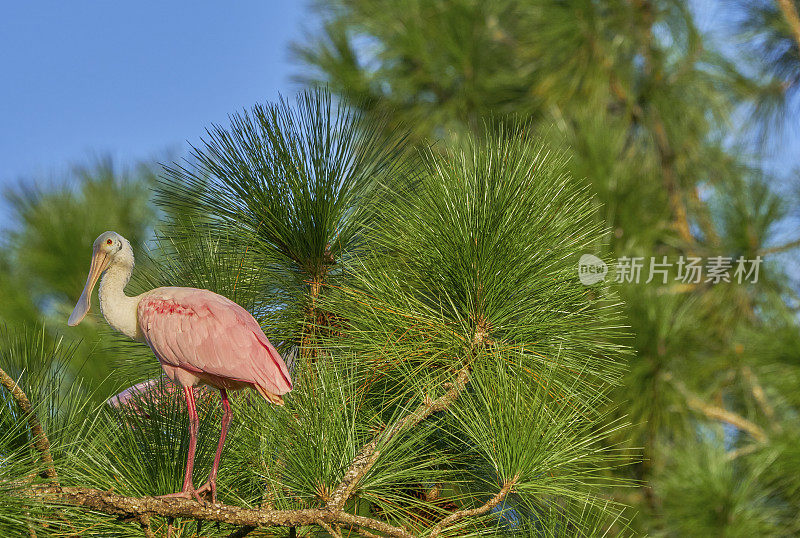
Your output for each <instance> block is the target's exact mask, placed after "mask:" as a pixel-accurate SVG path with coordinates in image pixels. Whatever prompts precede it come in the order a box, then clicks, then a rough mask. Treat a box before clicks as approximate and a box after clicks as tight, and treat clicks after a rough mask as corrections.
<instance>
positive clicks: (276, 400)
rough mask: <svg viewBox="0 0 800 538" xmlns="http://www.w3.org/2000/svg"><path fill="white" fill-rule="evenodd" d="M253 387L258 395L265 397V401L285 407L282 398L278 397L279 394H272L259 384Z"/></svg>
mask: <svg viewBox="0 0 800 538" xmlns="http://www.w3.org/2000/svg"><path fill="white" fill-rule="evenodd" d="M253 386H254V387H255V389H256V390H257V391H258V393H259V394H261V396H263V397H264V399H265V400H267V401H268V402H272V403H274V404H275V405H283V398H282V397H280V396H278V395H277V394H272V393H271V392H270V391H268V390H267V389H265V388H264V387H262V386H261V385H259V384H254V385H253Z"/></svg>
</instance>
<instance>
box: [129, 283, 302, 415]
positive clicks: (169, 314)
mask: <svg viewBox="0 0 800 538" xmlns="http://www.w3.org/2000/svg"><path fill="white" fill-rule="evenodd" d="M138 319H139V326H140V328H141V330H142V333H143V334H144V338H145V341H146V342H147V344H148V345H149V346H150V348H151V349H152V350H153V352H154V353H155V355H156V357H157V358H158V360H159V361H160V362H161V364H162V366H163V367H164V370H165V371H166V372H167V374H168V375H170V377H173V375H176V376H177V377H178V378H179V379H180V377H181V376H184V377H185V376H186V375H187V374H189V375H194V376H196V377H197V378H198V379H199V380H200V381H202V382H204V383H206V384H209V385H213V386H217V387H220V388H238V387H239V386H241V385H244V386H247V385H251V386H253V387H254V388H256V389H257V390H258V391H259V392H260V393H261V394H262V395H263V396H264V397H265V398H267V399H272V398H270V396H271V395H274V396H277V397H278V398H277V399H278V400H280V398H279V396H280V395H282V394H286V393H287V392H289V391H290V390H292V381H291V379H290V377H289V371H288V369H287V368H286V364H285V363H284V361H283V359H282V358H281V356H280V354H279V353H278V351H277V350H276V349H275V347H273V345H272V344H271V343H270V342H269V340H268V339H267V337H266V335H265V334H264V332H263V331H262V330H261V327H260V326H259V325H258V322H257V321H256V320H255V319H254V318H253V316H252V315H251V314H250V313H249V312H248V311H247V310H245V309H244V308H242V307H241V306H239V305H238V304H236V303H234V302H233V301H231V300H230V299H227V298H226V297H223V296H222V295H218V294H216V293H213V292H211V291H208V290H199V289H195V288H179V287H166V288H156V289H154V290H153V291H151V292H149V293H148V294H146V295H145V296H144V297H142V299H141V300H140V302H139V306H138ZM171 372H177V373H173V374H171ZM182 384H183V383H182ZM265 393H266V394H265Z"/></svg>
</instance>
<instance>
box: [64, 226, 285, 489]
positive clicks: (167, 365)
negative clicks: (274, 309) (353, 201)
mask: <svg viewBox="0 0 800 538" xmlns="http://www.w3.org/2000/svg"><path fill="white" fill-rule="evenodd" d="M133 264H134V262H133V249H131V245H130V243H129V242H128V240H127V239H125V238H124V237H122V236H121V235H119V234H118V233H116V232H105V233H103V234H102V235H100V237H98V238H97V240H95V242H94V245H93V252H92V263H91V266H90V268H89V276H88V278H87V279H86V286H85V287H84V288H83V293H82V294H81V297H80V299H78V304H77V305H75V309H74V310H73V311H72V314H71V315H70V317H69V322H68V323H69V325H73V326H74V325H77V324H78V323H80V322H81V320H83V318H84V317H85V316H86V314H87V313H88V312H89V307H90V305H91V297H92V290H93V289H94V286H95V284H96V283H97V280H98V279H99V278H100V276H101V275H103V280H102V281H101V282H100V288H99V289H98V296H99V298H100V310H101V312H102V313H103V317H104V318H105V319H106V321H107V322H108V324H109V325H111V327H112V328H114V329H115V330H117V331H119V332H121V333H123V334H125V335H126V336H128V337H130V338H132V339H134V340H137V341H140V342H145V343H147V345H148V346H150V349H152V350H153V353H154V354H155V356H156V358H157V359H158V361H159V362H160V363H161V367H162V368H163V369H164V372H165V373H166V374H167V376H168V377H169V378H170V379H171V380H173V381H175V382H176V383H178V384H179V385H180V386H181V387H183V393H184V397H185V398H186V406H187V408H188V410H189V439H190V440H189V455H188V458H187V460H186V472H185V474H184V477H183V488H182V490H181V491H180V492H178V493H173V494H170V495H167V496H168V497H184V498H191V497H192V496H193V497H194V498H196V499H197V500H198V501H199V502H202V500H201V499H200V494H202V493H205V492H211V500H212V502H214V503H216V500H217V471H218V469H219V462H220V458H221V456H222V446H223V445H224V444H225V436H226V435H227V433H228V425H229V424H230V422H231V419H232V418H233V413H232V412H231V407H230V403H229V401H228V391H229V390H237V389H243V388H247V387H249V388H253V389H255V390H257V391H258V392H259V394H261V395H262V396H263V397H264V398H266V399H267V400H268V401H270V402H272V403H274V404H277V405H283V398H282V397H281V396H282V395H283V394H286V393H287V392H289V391H290V390H292V381H291V379H290V378H289V371H288V369H287V368H286V364H285V363H284V362H283V359H282V358H281V356H280V354H279V353H278V351H277V350H276V349H275V348H274V347H273V346H272V344H270V342H269V340H268V339H267V337H266V336H265V335H264V332H263V331H262V330H261V327H260V326H259V325H258V322H257V321H256V320H255V319H253V316H252V315H251V314H250V313H249V312H248V311H247V310H245V309H244V308H242V307H241V306H239V305H238V304H236V303H234V302H233V301H231V300H230V299H227V298H225V297H223V296H222V295H218V294H216V293H213V292H211V291H208V290H199V289H195V288H176V287H167V288H156V289H154V290H152V291H148V292H145V293H143V294H141V295H137V296H135V297H128V296H127V295H125V286H126V285H127V284H128V281H129V280H130V278H131V274H132V273H133ZM201 384H203V385H210V386H212V387H215V388H217V389H219V392H220V395H221V397H222V409H223V414H222V431H221V433H220V437H219V443H217V453H216V456H215V457H214V465H213V466H212V468H211V474H210V475H209V477H208V481H207V482H206V483H205V484H203V485H202V486H200V488H198V489H195V487H194V485H193V484H192V470H193V467H194V455H195V449H196V446H197V430H198V429H199V427H200V419H199V417H198V415H197V409H196V407H195V399H194V391H193V387H194V386H196V385H201Z"/></svg>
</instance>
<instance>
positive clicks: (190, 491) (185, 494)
mask: <svg viewBox="0 0 800 538" xmlns="http://www.w3.org/2000/svg"><path fill="white" fill-rule="evenodd" d="M192 497H194V498H195V499H197V502H199V503H200V504H205V501H204V500H203V499H201V498H200V495H199V491H198V490H196V489H194V487H192V486H189V488H186V487H184V489H183V491H179V492H177V493H168V494H166V495H159V496H158V497H157V498H159V499H191V498H192Z"/></svg>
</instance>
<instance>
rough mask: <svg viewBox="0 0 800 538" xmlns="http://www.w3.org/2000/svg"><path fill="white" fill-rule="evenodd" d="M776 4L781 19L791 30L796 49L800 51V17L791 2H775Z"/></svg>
mask: <svg viewBox="0 0 800 538" xmlns="http://www.w3.org/2000/svg"><path fill="white" fill-rule="evenodd" d="M776 2H777V4H778V6H780V8H781V11H782V12H783V18H784V19H786V22H787V23H789V28H791V29H792V35H794V40H795V41H797V48H798V49H800V16H798V14H797V10H796V9H795V7H794V4H793V3H792V0H776Z"/></svg>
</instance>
